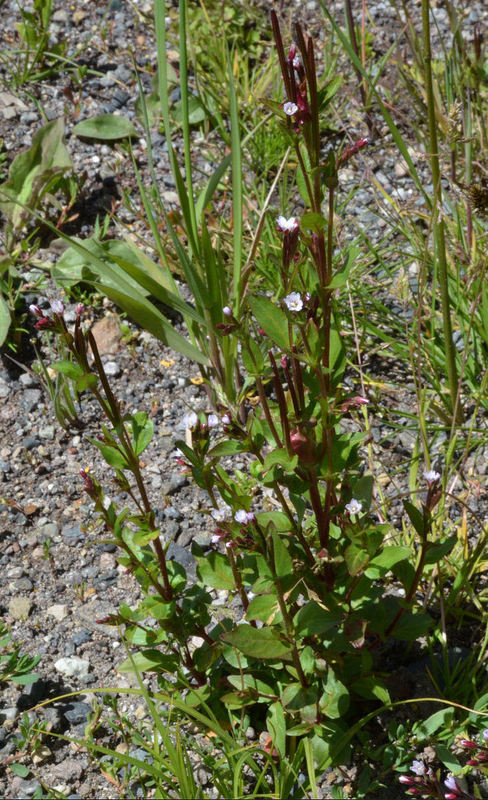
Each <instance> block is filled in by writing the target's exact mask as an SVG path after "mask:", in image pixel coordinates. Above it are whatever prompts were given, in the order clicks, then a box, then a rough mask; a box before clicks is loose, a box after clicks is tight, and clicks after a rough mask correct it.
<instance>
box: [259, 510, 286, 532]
mask: <svg viewBox="0 0 488 800" xmlns="http://www.w3.org/2000/svg"><path fill="white" fill-rule="evenodd" d="M256 520H257V521H258V523H259V525H260V526H261V527H262V528H265V529H266V528H267V527H268V525H269V524H270V523H271V524H272V525H273V526H274V527H275V528H276V530H277V531H278V533H289V532H290V531H291V530H292V524H291V522H290V520H289V519H288V517H287V515H286V514H285V513H284V512H283V511H262V512H261V513H260V514H256Z"/></svg>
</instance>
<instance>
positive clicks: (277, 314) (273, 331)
mask: <svg viewBox="0 0 488 800" xmlns="http://www.w3.org/2000/svg"><path fill="white" fill-rule="evenodd" d="M249 305H250V307H251V311H252V313H253V314H254V316H255V317H256V319H257V321H258V323H259V325H260V326H261V328H263V330H264V331H265V332H266V333H267V335H268V336H269V337H270V339H272V340H273V342H275V344H277V345H278V347H281V348H282V349H283V350H287V349H289V348H290V337H289V335H288V319H287V317H286V314H285V313H284V312H283V311H282V309H281V308H279V307H278V306H277V305H276V304H275V303H272V302H271V300H269V299H268V298H267V297H264V295H255V296H254V297H250V298H249Z"/></svg>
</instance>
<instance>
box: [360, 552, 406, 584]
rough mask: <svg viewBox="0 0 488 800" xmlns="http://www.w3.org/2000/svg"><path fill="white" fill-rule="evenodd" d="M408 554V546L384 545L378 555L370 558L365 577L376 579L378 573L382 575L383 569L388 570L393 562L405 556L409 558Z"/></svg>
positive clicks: (402, 559)
mask: <svg viewBox="0 0 488 800" xmlns="http://www.w3.org/2000/svg"><path fill="white" fill-rule="evenodd" d="M410 556H411V550H410V548H409V547H402V546H401V545H392V546H391V547H385V549H384V550H382V552H381V553H379V555H377V556H375V557H374V558H372V559H371V561H370V562H369V566H368V568H367V570H366V571H365V574H366V575H367V577H370V578H373V579H376V578H377V577H379V576H380V574H381V575H383V574H384V573H385V571H388V570H389V569H391V568H392V567H393V566H394V565H395V564H398V562H399V561H404V560H405V559H406V558H410Z"/></svg>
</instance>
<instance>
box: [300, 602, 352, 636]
mask: <svg viewBox="0 0 488 800" xmlns="http://www.w3.org/2000/svg"><path fill="white" fill-rule="evenodd" d="M340 619H341V614H340V612H339V611H328V610H327V609H326V608H323V606H321V605H319V603H317V602H316V601H315V600H309V602H308V603H307V604H306V605H304V606H302V608H301V609H300V611H298V612H297V613H296V614H295V618H294V628H295V632H296V633H297V635H298V634H299V635H300V636H313V635H315V634H321V633H325V632H326V631H328V630H329V629H330V628H332V627H334V626H335V625H337V624H338V622H340Z"/></svg>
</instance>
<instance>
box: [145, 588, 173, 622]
mask: <svg viewBox="0 0 488 800" xmlns="http://www.w3.org/2000/svg"><path fill="white" fill-rule="evenodd" d="M139 609H140V611H142V612H144V613H147V614H150V615H151V617H154V619H171V617H174V615H175V611H176V603H175V601H174V600H171V602H167V601H165V600H163V599H162V598H161V597H160V596H159V595H158V594H157V595H148V596H147V597H145V598H144V600H143V601H142V603H141V604H140V606H139Z"/></svg>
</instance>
